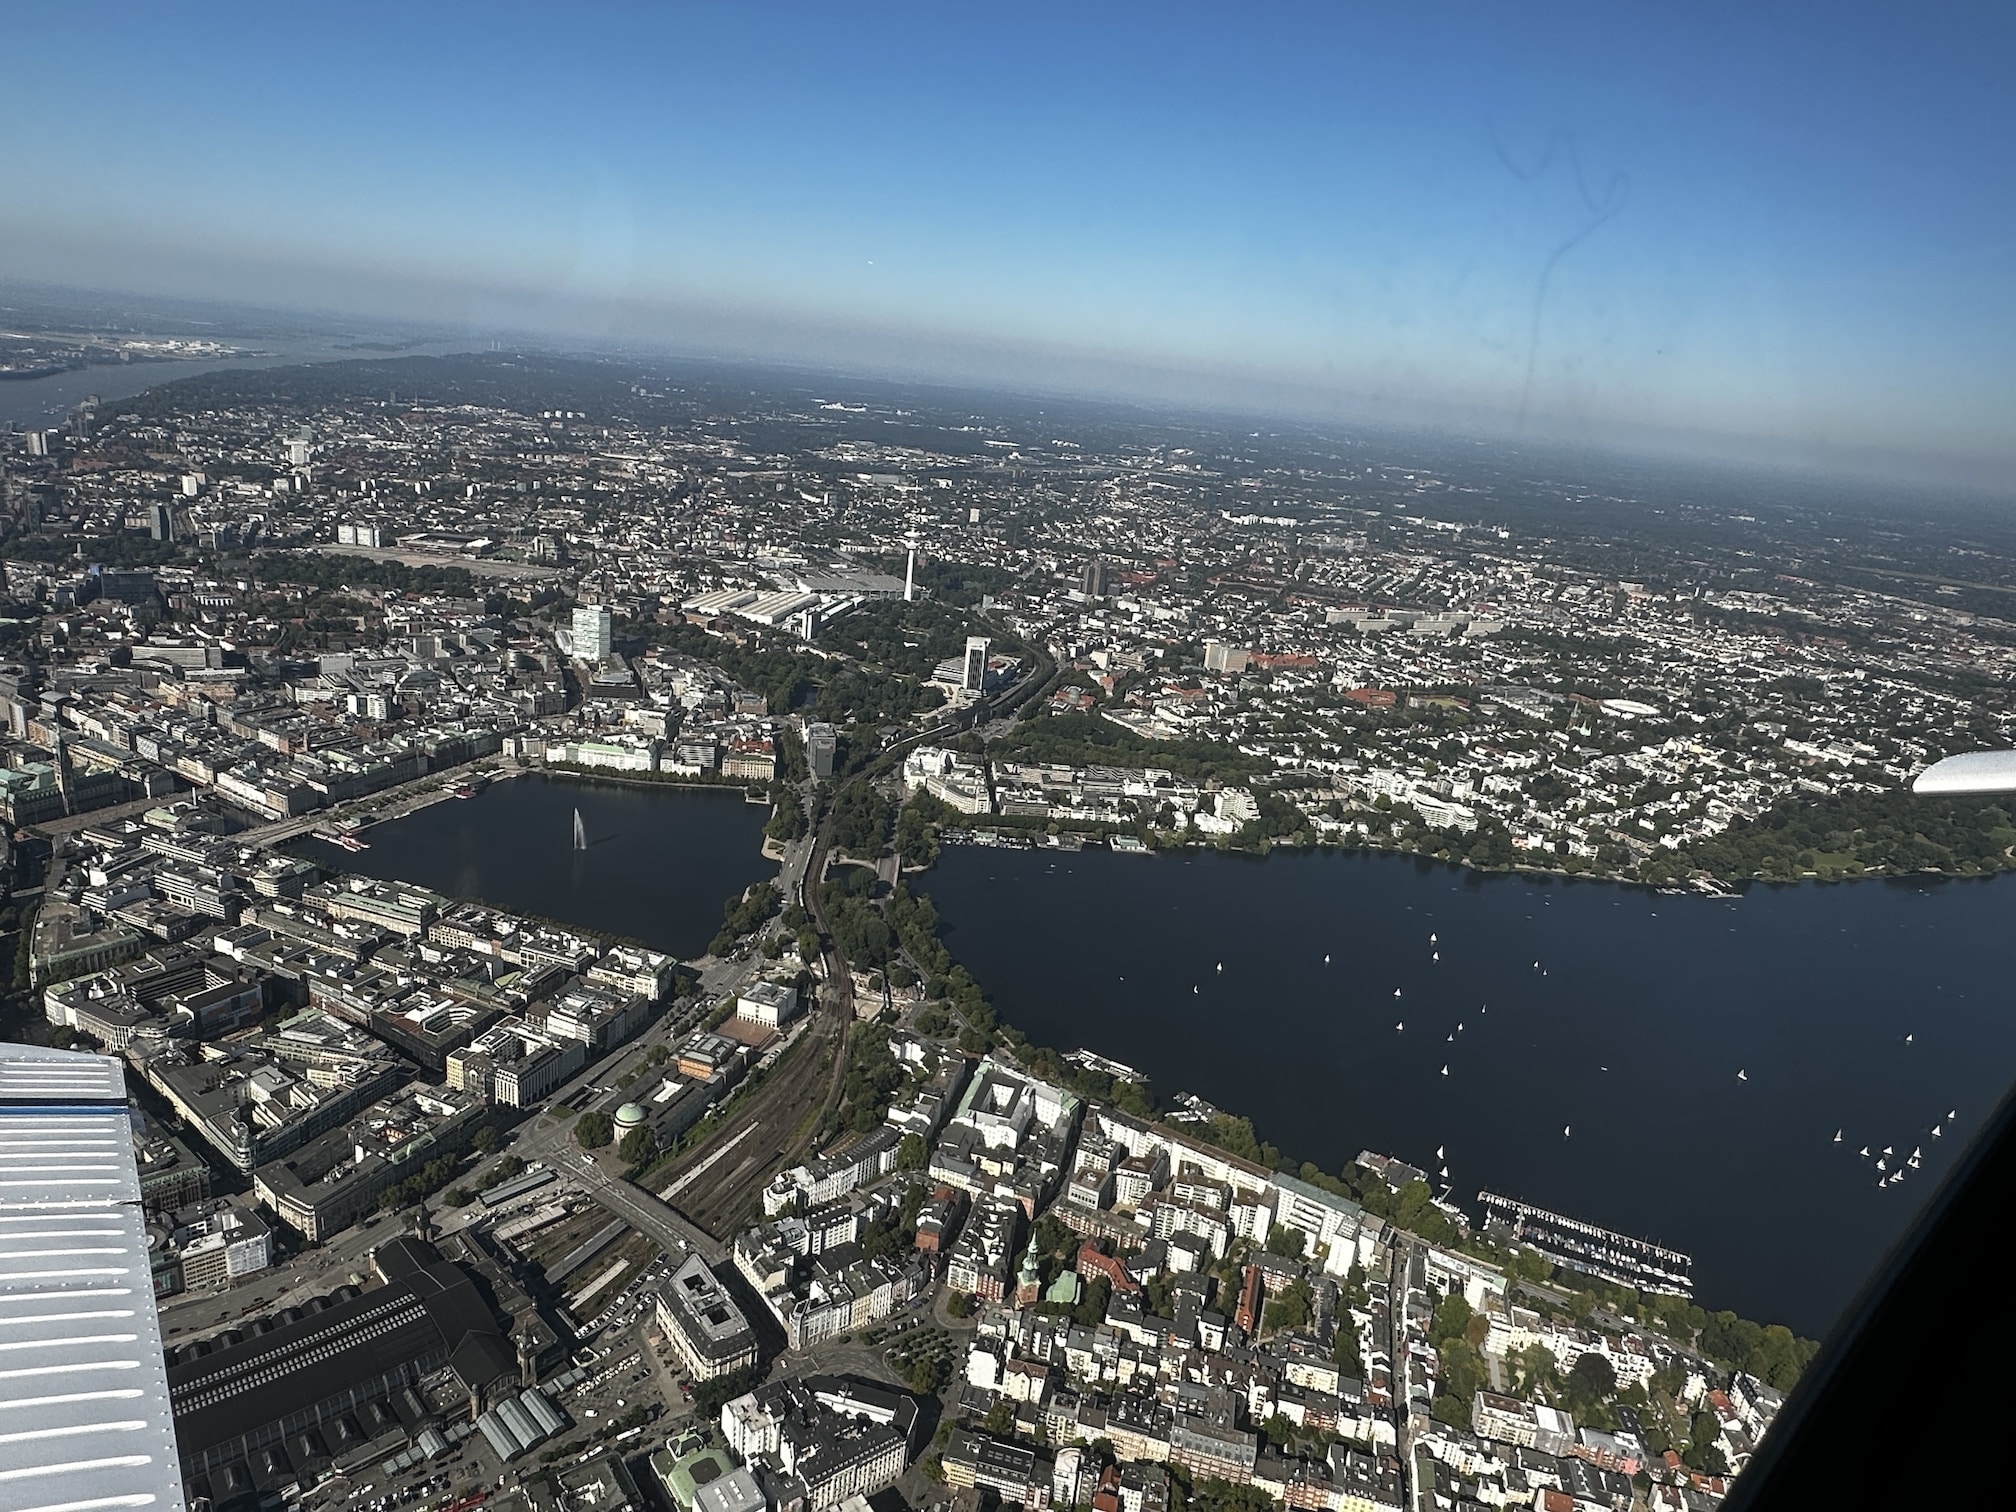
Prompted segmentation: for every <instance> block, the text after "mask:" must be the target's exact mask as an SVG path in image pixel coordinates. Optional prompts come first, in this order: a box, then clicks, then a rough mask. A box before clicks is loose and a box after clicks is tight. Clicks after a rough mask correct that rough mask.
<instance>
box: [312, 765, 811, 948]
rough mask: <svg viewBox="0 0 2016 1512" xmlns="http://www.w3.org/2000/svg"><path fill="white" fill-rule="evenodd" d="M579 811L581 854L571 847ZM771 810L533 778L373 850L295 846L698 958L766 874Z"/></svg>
mask: <svg viewBox="0 0 2016 1512" xmlns="http://www.w3.org/2000/svg"><path fill="white" fill-rule="evenodd" d="M577 808H578V809H580V811H581V819H582V824H583V827H584V828H585V829H586V830H587V834H588V848H587V849H586V850H583V851H577V850H575V849H573V843H574V839H573V836H574V810H575V809H577ZM769 817H770V810H769V809H768V808H767V807H758V806H756V805H754V804H749V803H745V802H743V800H742V792H741V789H739V788H736V789H731V790H727V791H722V792H708V791H705V790H702V789H696V788H654V787H642V786H638V787H630V786H625V785H623V784H620V783H613V782H595V781H592V780H587V781H584V780H579V779H575V778H570V777H551V776H546V775H544V774H533V775H530V776H524V777H514V778H512V779H510V780H509V781H505V782H498V783H494V784H492V785H491V786H490V787H489V788H487V789H485V790H484V791H483V792H482V793H479V794H478V795H477V796H476V797H474V798H470V799H466V800H463V799H453V798H451V799H449V800H448V801H447V802H445V803H437V804H434V805H433V806H432V807H429V808H424V809H421V810H420V811H419V812H417V813H414V814H411V815H408V816H407V817H406V818H404V819H395V820H390V821H388V822H386V823H384V824H377V825H373V826H371V828H370V829H368V830H366V831H365V836H366V838H368V839H369V841H370V845H371V848H370V849H369V850H366V851H358V852H354V853H353V852H351V851H348V850H344V849H342V848H340V847H338V846H335V845H331V844H329V843H327V842H326V841H321V840H304V841H301V842H300V843H299V844H297V845H295V846H292V847H290V849H293V850H295V851H297V852H298V853H299V854H302V855H305V856H310V857H312V858H313V859H315V860H316V861H319V862H321V863H322V864H324V865H325V866H331V867H336V868H338V869H340V870H343V871H349V872H358V873H362V874H363V875H365V876H371V877H383V878H388V879H396V880H399V881H402V882H412V883H414V884H416V885H418V886H420V887H425V888H429V889H431V890H433V891H435V892H439V893H445V894H447V895H448V896H449V897H451V898H480V899H481V900H482V901H484V902H486V903H492V904H495V905H496V906H497V907H499V908H503V909H509V910H512V911H514V912H520V913H530V914H538V915H541V916H543V917H545V918H549V919H559V920H563V921H565V922H567V923H571V924H577V925H581V926H583V927H586V928H592V929H599V930H604V931H607V932H608V933H611V934H618V935H627V936H629V937H631V938H633V939H638V940H642V941H644V943H645V944H647V945H650V946H651V947H653V948H654V949H657V950H665V951H670V952H671V953H673V954H674V955H678V956H682V957H690V956H696V955H698V954H700V952H701V951H703V950H705V949H706V948H707V942H708V941H709V940H711V939H712V938H713V937H714V931H715V930H717V929H718V928H720V927H721V911H722V908H723V907H724V906H725V905H726V903H727V901H728V899H729V898H731V897H733V896H736V895H738V894H740V893H741V892H742V891H743V889H745V888H746V887H748V886H749V884H750V883H752V882H757V881H761V880H762V879H763V878H765V877H774V876H775V875H776V873H777V866H776V863H775V862H773V861H766V860H765V859H764V858H763V854H762V844H763V825H764V823H765V821H766V820H768V819H769Z"/></svg>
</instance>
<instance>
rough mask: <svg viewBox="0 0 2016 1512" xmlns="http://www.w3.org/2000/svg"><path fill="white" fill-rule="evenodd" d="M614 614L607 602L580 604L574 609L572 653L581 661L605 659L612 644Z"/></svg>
mask: <svg viewBox="0 0 2016 1512" xmlns="http://www.w3.org/2000/svg"><path fill="white" fill-rule="evenodd" d="M615 632H616V619H615V616H614V615H612V614H611V613H610V612H609V606H608V605H607V604H581V605H579V606H577V607H576V608H575V610H574V654H575V655H576V656H578V657H580V658H581V660H583V661H592V662H599V661H607V660H608V659H609V651H610V648H611V646H612V645H613V644H614V639H615Z"/></svg>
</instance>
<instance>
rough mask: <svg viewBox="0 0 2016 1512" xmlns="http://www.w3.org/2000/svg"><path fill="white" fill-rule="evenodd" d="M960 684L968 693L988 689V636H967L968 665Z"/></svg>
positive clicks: (982, 691) (981, 691)
mask: <svg viewBox="0 0 2016 1512" xmlns="http://www.w3.org/2000/svg"><path fill="white" fill-rule="evenodd" d="M959 686H960V687H961V688H962V689H963V690H964V691H966V692H968V693H984V692H986V691H987V637H986V636H984V635H969V636H967V637H966V666H965V669H964V672H963V675H961V677H960V679H959Z"/></svg>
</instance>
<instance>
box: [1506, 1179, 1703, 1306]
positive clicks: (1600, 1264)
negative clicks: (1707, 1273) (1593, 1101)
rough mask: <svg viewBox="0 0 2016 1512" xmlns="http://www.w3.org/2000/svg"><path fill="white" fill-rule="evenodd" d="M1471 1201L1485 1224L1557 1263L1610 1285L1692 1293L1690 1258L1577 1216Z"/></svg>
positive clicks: (1512, 1204)
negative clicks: (1478, 1205) (1478, 1206)
mask: <svg viewBox="0 0 2016 1512" xmlns="http://www.w3.org/2000/svg"><path fill="white" fill-rule="evenodd" d="M1477 1200H1478V1201H1479V1202H1481V1203H1483V1204H1484V1216H1485V1222H1486V1223H1487V1224H1489V1225H1493V1226H1497V1227H1502V1228H1506V1229H1509V1230H1510V1231H1511V1232H1512V1235H1513V1237H1515V1238H1516V1239H1518V1240H1519V1241H1520V1242H1521V1243H1522V1244H1526V1245H1529V1246H1531V1247H1532V1248H1533V1249H1536V1250H1538V1251H1539V1252H1540V1253H1541V1254H1543V1255H1545V1256H1546V1257H1547V1258H1548V1259H1550V1260H1553V1261H1555V1262H1556V1263H1557V1264H1561V1265H1565V1266H1568V1267H1569V1268H1570V1269H1572V1270H1579V1271H1583V1272H1585V1273H1586V1274H1588V1275H1591V1276H1594V1277H1596V1278H1597V1279H1598V1280H1599V1281H1608V1282H1610V1283H1611V1284H1612V1285H1615V1286H1629V1287H1633V1288H1635V1289H1636V1290H1638V1291H1655V1292H1671V1293H1673V1294H1675V1295H1676V1296H1682V1297H1691V1296H1693V1295H1694V1281H1693V1277H1692V1276H1691V1275H1690V1274H1689V1272H1690V1271H1691V1270H1692V1269H1693V1266H1694V1260H1693V1257H1692V1256H1690V1255H1683V1254H1681V1253H1680V1252H1679V1251H1678V1250H1670V1249H1667V1248H1666V1247H1665V1246H1663V1245H1658V1244H1654V1243H1653V1242H1652V1241H1651V1240H1649V1239H1634V1238H1632V1237H1631V1236H1630V1235H1629V1234H1618V1233H1613V1232H1611V1231H1610V1230H1609V1229H1605V1228H1598V1227H1597V1226H1596V1225H1595V1224H1593V1223H1584V1222H1582V1221H1581V1220H1580V1219H1579V1218H1564V1217H1562V1216H1561V1215H1560V1214H1559V1213H1550V1212H1548V1211H1547V1210H1546V1209H1545V1208H1536V1207H1532V1206H1530V1205H1529V1204H1527V1203H1524V1202H1516V1201H1514V1200H1513V1199H1512V1198H1510V1197H1501V1196H1499V1195H1498V1194H1497V1193H1496V1192H1479V1193H1478V1194H1477Z"/></svg>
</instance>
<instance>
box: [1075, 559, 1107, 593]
mask: <svg viewBox="0 0 2016 1512" xmlns="http://www.w3.org/2000/svg"><path fill="white" fill-rule="evenodd" d="M1078 591H1079V592H1080V593H1082V594H1084V595H1085V597H1087V598H1104V597H1106V564H1105V563H1104V562H1102V561H1100V560H1099V558H1098V557H1094V558H1092V560H1091V561H1089V562H1087V563H1086V564H1085V570H1084V571H1083V572H1082V573H1080V574H1079V576H1078Z"/></svg>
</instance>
